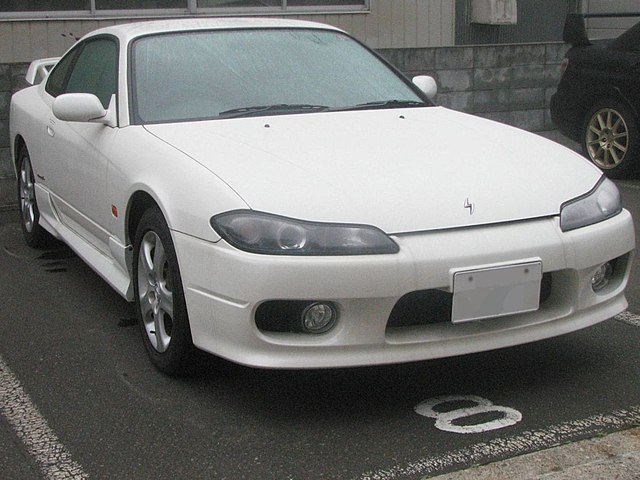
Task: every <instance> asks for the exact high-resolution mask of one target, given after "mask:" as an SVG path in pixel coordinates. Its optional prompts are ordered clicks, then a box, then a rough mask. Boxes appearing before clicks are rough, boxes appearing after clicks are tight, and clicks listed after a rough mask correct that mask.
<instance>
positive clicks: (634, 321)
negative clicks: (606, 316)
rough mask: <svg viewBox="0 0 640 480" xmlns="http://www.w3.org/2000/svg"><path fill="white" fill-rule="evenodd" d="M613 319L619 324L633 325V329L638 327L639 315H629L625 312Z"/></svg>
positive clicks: (639, 325) (639, 323) (629, 313)
mask: <svg viewBox="0 0 640 480" xmlns="http://www.w3.org/2000/svg"><path fill="white" fill-rule="evenodd" d="M613 318H614V319H616V320H618V321H619V322H623V323H626V324H629V325H633V326H634V327H640V315H636V314H635V313H631V312H629V311H627V310H625V311H624V312H622V313H619V314H618V315H616V316H615V317H613Z"/></svg>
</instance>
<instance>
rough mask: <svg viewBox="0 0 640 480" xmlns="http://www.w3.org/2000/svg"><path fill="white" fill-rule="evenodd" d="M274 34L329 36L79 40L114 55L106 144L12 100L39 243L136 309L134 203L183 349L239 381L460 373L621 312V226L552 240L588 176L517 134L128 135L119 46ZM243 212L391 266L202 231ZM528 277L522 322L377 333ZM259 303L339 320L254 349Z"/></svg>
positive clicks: (382, 129) (476, 123) (133, 128)
mask: <svg viewBox="0 0 640 480" xmlns="http://www.w3.org/2000/svg"><path fill="white" fill-rule="evenodd" d="M281 27H282V28H307V27H308V28H314V29H325V30H334V31H339V30H337V29H334V28H333V27H328V26H323V25H319V24H315V23H309V22H300V21H291V20H277V19H253V18H252V19H191V20H190V19H185V20H180V21H159V22H145V23H138V24H129V25H120V26H115V27H108V28H105V29H101V30H98V31H96V32H93V33H91V34H89V35H88V36H87V37H85V38H91V37H94V36H96V35H112V36H114V37H116V38H117V39H118V42H119V45H120V52H119V58H118V68H119V77H118V81H117V85H118V95H117V98H116V102H115V103H113V104H112V108H113V109H114V110H112V111H111V114H112V115H113V116H114V117H115V118H117V121H114V122H112V123H111V126H109V125H105V124H103V123H93V122H91V123H89V122H86V123H78V122H64V121H62V120H59V119H56V118H55V116H54V115H53V114H52V111H51V108H52V103H53V98H52V97H51V96H50V95H49V94H48V93H47V92H46V91H45V84H44V83H42V84H40V85H38V86H34V87H30V88H27V89H25V90H23V91H21V92H18V93H16V94H15V95H14V96H13V99H12V104H11V122H10V135H11V146H12V153H13V157H14V159H15V158H17V157H16V154H17V152H16V147H17V146H18V145H21V144H24V145H26V147H27V148H28V151H29V154H30V158H31V162H32V165H33V170H34V172H35V173H36V188H35V193H36V197H37V202H38V206H39V208H40V215H41V216H40V224H41V225H42V226H43V227H44V228H45V229H46V230H48V231H49V232H51V233H52V234H53V235H54V236H56V237H58V238H60V239H62V240H63V241H65V242H66V243H67V244H68V245H69V246H70V247H71V248H72V249H73V250H74V251H76V252H77V253H78V255H79V256H80V257H81V258H82V259H83V260H84V261H86V262H87V264H89V265H90V266H91V267H92V268H93V269H94V270H96V272H98V274H100V275H101V276H102V277H103V278H104V279H105V280H106V281H107V282H108V283H109V284H110V285H111V286H112V287H113V288H114V289H115V290H116V291H118V292H119V293H120V294H121V295H122V296H123V297H124V298H126V299H128V300H133V286H132V270H133V268H134V266H133V265H132V254H131V251H132V241H133V239H132V235H131V229H133V230H135V225H130V224H129V222H130V219H131V218H133V217H134V216H135V214H136V208H139V205H140V203H137V202H139V199H140V198H143V197H144V198H145V199H147V200H145V201H149V202H153V204H155V205H157V207H158V208H159V210H160V211H161V212H162V214H163V216H164V218H165V220H166V223H167V225H168V227H169V229H170V233H171V237H172V240H173V243H174V245H175V247H176V254H177V257H178V263H179V266H180V272H181V275H182V282H183V287H184V294H185V299H186V304H187V310H188V313H189V321H190V326H191V333H192V339H193V342H194V344H195V345H196V346H197V347H199V348H201V349H203V350H206V351H208V352H212V353H214V354H217V355H220V356H222V357H225V358H228V359H230V360H233V361H235V362H239V363H243V364H246V365H252V366H259V367H270V368H313V367H342V366H357V365H372V364H383V363H395V362H405V361H416V360H423V359H428V358H437V357H443V356H449V355H459V354H465V353H471V352H477V351H481V350H487V349H492V348H501V347H505V346H510V345H516V344H520V343H524V342H529V341H535V340H540V339H543V338H548V337H551V336H554V335H560V334H564V333H568V332H571V331H574V330H577V329H579V328H584V327H587V326H589V325H592V324H594V323H597V322H600V321H603V320H606V319H607V318H610V317H611V316H613V315H615V314H617V313H619V312H621V311H622V310H624V308H626V305H627V303H626V299H625V297H624V287H625V285H626V283H627V280H628V276H629V268H630V264H631V257H632V252H633V250H634V248H635V237H634V229H633V223H632V219H631V216H630V214H629V213H628V212H627V211H626V210H623V211H622V212H620V213H619V214H617V215H615V216H613V217H612V218H609V219H607V220H604V221H601V222H599V223H596V224H594V225H590V226H587V227H582V228H578V229H576V230H573V231H570V232H563V231H562V229H561V228H560V225H559V214H560V209H561V206H562V205H563V204H564V203H565V202H567V201H570V200H572V199H575V198H577V197H580V196H582V195H584V194H587V193H588V192H590V191H591V190H592V189H593V188H594V186H595V185H596V184H597V183H598V181H599V179H600V178H601V172H600V171H599V170H597V169H596V168H595V167H593V166H592V165H591V164H589V163H588V162H587V161H586V160H584V159H583V158H582V157H580V156H578V155H577V154H575V153H574V152H571V151H569V150H567V149H565V148H563V147H560V146H558V145H556V144H553V143H552V142H549V141H547V140H544V139H541V138H540V137H537V136H535V135H533V134H530V133H526V132H522V131H519V130H516V129H513V128H511V127H507V126H504V125H500V124H497V123H494V122H489V121H487V120H483V119H480V118H476V117H473V116H469V115H464V114H461V113H456V112H453V111H449V110H447V109H444V108H440V107H428V108H427V107H425V108H406V109H405V108H391V109H381V110H360V111H344V112H320V113H306V114H291V115H278V116H260V117H253V118H228V119H219V120H209V121H200V122H194V121H189V122H182V123H166V124H150V125H136V124H132V119H131V118H130V108H129V107H130V105H129V98H130V96H129V90H128V89H129V81H130V79H129V77H128V75H129V74H128V68H129V61H128V60H129V59H128V57H127V55H128V52H129V48H128V46H129V45H130V42H131V41H133V40H135V39H136V38H139V37H140V36H144V35H150V34H155V33H162V32H171V31H183V30H184V31H187V30H192V29H237V28H281ZM49 60H51V59H49ZM45 63H46V62H45ZM49 63H50V62H49ZM36 67H37V65H35V66H34V69H35V68H36ZM116 112H117V115H116ZM52 133H53V136H52ZM132 205H133V207H132ZM240 209H242V210H248V209H253V210H258V211H262V212H266V213H272V214H276V215H281V216H285V217H289V218H296V219H300V220H305V221H312V222H337V223H353V224H363V225H372V226H375V227H378V228H379V229H381V230H382V231H384V232H385V233H386V234H388V235H389V236H390V237H391V239H392V240H393V241H394V242H395V243H396V244H397V245H398V246H399V252H398V253H395V254H381V255H343V256H289V255H261V254H255V253H248V252H246V251H241V250H239V249H236V248H234V247H232V246H231V245H230V244H228V243H227V242H226V241H224V240H222V239H221V237H220V235H219V234H218V233H217V232H216V231H215V230H214V229H213V228H212V227H211V225H210V223H209V221H210V219H211V217H213V216H215V215H217V214H221V213H224V212H230V211H233V210H240ZM610 261H614V263H615V265H616V268H615V271H614V275H613V280H612V281H611V283H610V285H608V286H607V287H606V288H605V289H603V290H602V291H599V292H594V291H593V289H592V287H591V279H592V277H593V275H594V273H595V271H596V270H597V269H598V268H599V267H600V266H601V265H602V264H604V263H605V262H610ZM528 262H541V264H542V272H543V278H546V279H547V280H549V279H551V280H550V281H551V283H550V285H551V287H550V288H551V293H550V294H549V296H548V298H544V299H543V301H542V303H541V305H540V308H539V309H538V310H537V311H534V312H528V313H520V314H514V315H507V316H504V317H501V318H492V319H488V320H482V321H470V322H465V323H461V324H455V325H454V324H453V323H451V322H450V321H449V320H450V319H447V318H443V319H442V320H441V321H439V322H438V323H435V324H428V325H419V326H400V327H398V326H394V325H390V324H389V318H390V315H391V314H392V312H393V310H394V306H396V305H398V304H399V302H401V301H402V299H403V298H404V297H405V296H406V295H408V294H412V293H414V292H421V291H427V290H433V291H438V292H444V293H445V294H450V293H451V292H452V290H453V278H454V274H455V273H456V272H458V271H466V270H474V269H483V268H490V267H497V266H509V265H516V264H523V263H528ZM274 300H275V301H277V300H304V301H316V300H317V301H328V302H332V303H333V304H334V305H335V306H336V308H337V311H338V313H339V321H338V323H337V325H336V327H335V328H334V329H332V330H331V331H329V332H328V333H324V334H321V335H308V334H301V333H293V332H287V333H276V332H268V331H263V330H261V329H260V328H258V326H257V323H256V314H257V311H258V310H259V309H260V308H261V306H262V305H263V304H265V302H271V301H274Z"/></svg>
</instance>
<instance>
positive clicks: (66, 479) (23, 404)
mask: <svg viewBox="0 0 640 480" xmlns="http://www.w3.org/2000/svg"><path fill="white" fill-rule="evenodd" d="M0 414H2V415H3V416H4V417H5V418H6V419H7V421H8V422H9V425H11V427H12V428H13V430H14V431H15V432H16V434H17V435H18V437H20V439H21V440H22V442H23V443H24V445H25V447H26V449H27V451H28V452H29V454H30V455H31V456H32V457H33V458H34V459H35V460H36V462H37V463H38V466H39V467H40V471H41V472H42V474H43V476H44V478H45V479H46V480H80V479H85V478H89V476H88V475H87V474H86V473H84V471H83V470H82V467H81V466H80V465H79V464H78V463H76V462H74V461H73V460H72V459H71V455H70V454H69V452H67V450H66V449H65V447H64V445H62V444H61V443H60V441H59V440H58V437H56V434H55V433H53V430H51V428H49V425H47V421H46V420H45V419H44V417H43V416H42V415H41V414H40V412H38V409H37V408H36V407H35V405H34V404H33V403H32V402H31V399H30V398H29V395H27V394H26V392H25V391H24V389H23V388H22V386H21V385H20V382H19V381H18V379H17V378H16V377H15V375H14V374H13V373H12V372H11V370H10V369H9V367H8V366H7V365H6V363H4V360H3V359H2V357H1V356H0Z"/></svg>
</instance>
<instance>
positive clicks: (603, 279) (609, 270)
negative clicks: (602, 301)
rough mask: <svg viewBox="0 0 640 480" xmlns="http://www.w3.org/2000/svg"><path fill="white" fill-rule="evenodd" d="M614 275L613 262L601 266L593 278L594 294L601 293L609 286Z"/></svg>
mask: <svg viewBox="0 0 640 480" xmlns="http://www.w3.org/2000/svg"><path fill="white" fill-rule="evenodd" d="M612 275H613V265H611V262H607V263H605V264H604V265H601V266H600V267H599V268H598V270H596V272H595V273H594V274H593V277H591V288H592V289H593V291H594V292H599V291H600V290H602V289H603V288H604V287H606V286H607V285H608V284H609V281H610V280H611V276H612Z"/></svg>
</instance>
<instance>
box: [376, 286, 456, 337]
mask: <svg viewBox="0 0 640 480" xmlns="http://www.w3.org/2000/svg"><path fill="white" fill-rule="evenodd" d="M452 304H453V294H452V293H449V292H444V291H442V290H435V289H434V290H418V291H415V292H411V293H407V294H406V295H405V296H403V297H402V298H401V299H400V300H398V302H397V303H396V305H395V306H394V307H393V310H392V311H391V315H389V321H388V322H387V328H398V327H413V326H416V325H430V324H434V323H440V322H450V321H451V306H452Z"/></svg>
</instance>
